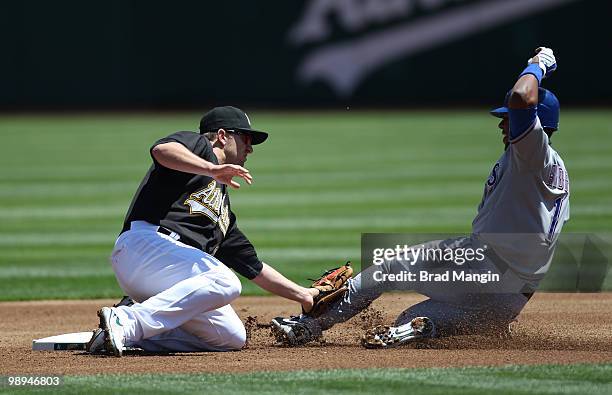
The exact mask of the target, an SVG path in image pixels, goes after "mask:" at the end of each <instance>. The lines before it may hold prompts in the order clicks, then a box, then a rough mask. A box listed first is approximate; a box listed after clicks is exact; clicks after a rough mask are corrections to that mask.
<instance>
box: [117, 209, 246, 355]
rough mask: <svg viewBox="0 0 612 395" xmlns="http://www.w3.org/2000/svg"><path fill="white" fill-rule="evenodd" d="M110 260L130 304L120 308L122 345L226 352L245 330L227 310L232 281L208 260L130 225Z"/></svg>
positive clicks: (145, 226)
mask: <svg viewBox="0 0 612 395" xmlns="http://www.w3.org/2000/svg"><path fill="white" fill-rule="evenodd" d="M131 225H132V226H131V228H130V230H128V231H126V232H124V233H123V234H121V235H120V236H119V238H118V239H117V241H116V242H115V248H114V249H113V253H112V256H111V261H112V265H113V270H114V271H115V275H116V277H117V281H118V283H119V286H120V287H121V288H122V289H123V291H124V292H125V293H126V295H129V296H131V297H132V299H134V301H135V302H136V303H135V304H134V305H133V306H130V307H126V306H121V307H119V308H118V315H119V318H120V320H121V324H122V325H123V327H124V329H125V334H126V346H130V347H141V348H143V349H145V350H146V351H157V352H159V351H184V352H186V351H229V350H238V349H240V348H242V347H243V346H244V343H245V341H246V331H245V329H244V325H243V324H242V321H241V320H240V318H239V317H238V315H236V312H234V310H233V309H232V307H231V306H230V302H231V301H233V300H234V299H236V298H237V297H238V296H239V295H240V291H241V284H240V280H238V277H236V275H235V274H234V273H233V272H232V271H231V270H230V269H229V268H228V267H227V266H225V265H223V264H222V263H221V262H220V261H218V260H217V259H215V258H214V257H213V256H211V255H209V254H207V253H205V252H203V251H201V250H199V249H197V248H193V247H191V246H188V245H186V244H183V243H181V242H179V241H177V240H174V239H173V238H171V237H170V236H167V235H164V234H161V233H158V232H157V229H158V226H156V225H153V224H150V223H148V222H144V221H134V222H132V224H131Z"/></svg>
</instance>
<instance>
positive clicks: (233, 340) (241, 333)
mask: <svg viewBox="0 0 612 395" xmlns="http://www.w3.org/2000/svg"><path fill="white" fill-rule="evenodd" d="M246 338H247V336H246V329H245V327H244V325H240V327H238V328H236V331H235V332H234V333H233V334H232V336H231V337H230V338H229V339H228V342H227V345H226V347H227V349H228V351H234V350H240V349H242V348H243V347H244V345H245V344H246Z"/></svg>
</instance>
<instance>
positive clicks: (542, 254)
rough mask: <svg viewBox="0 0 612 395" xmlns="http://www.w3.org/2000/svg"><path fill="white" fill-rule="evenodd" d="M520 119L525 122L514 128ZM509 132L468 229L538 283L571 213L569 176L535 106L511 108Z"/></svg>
mask: <svg viewBox="0 0 612 395" xmlns="http://www.w3.org/2000/svg"><path fill="white" fill-rule="evenodd" d="M512 112H520V113H519V114H513V113H512ZM513 116H514V117H513ZM517 118H518V119H517ZM526 122H530V123H526ZM520 124H522V125H528V126H527V128H522V130H523V132H519V133H516V126H517V125H519V127H520ZM513 132H514V133H513ZM509 137H510V145H509V147H508V149H507V150H506V151H505V152H504V154H503V155H502V156H501V158H499V160H498V161H497V163H495V165H494V166H493V169H492V170H491V174H490V176H489V178H488V179H487V181H486V182H485V188H484V194H483V197H482V201H481V203H480V205H479V206H478V214H477V215H476V218H474V221H473V222H472V233H473V234H474V236H475V237H476V238H478V239H479V240H481V241H482V242H484V243H486V244H487V245H488V246H489V247H491V248H493V250H494V251H495V252H496V253H497V255H498V256H499V257H500V258H502V259H503V260H504V261H505V262H506V263H507V264H508V266H509V267H510V268H511V269H512V270H513V271H514V272H515V273H516V274H517V275H518V276H519V277H521V278H523V279H524V280H527V281H530V282H532V283H534V284H537V282H539V281H540V280H541V279H542V278H543V277H544V274H546V272H547V271H548V267H549V265H550V262H551V260H552V257H553V253H554V248H555V244H556V241H557V238H558V235H559V233H560V232H561V229H562V228H563V224H564V223H565V221H567V220H568V219H569V216H570V209H569V196H570V186H569V184H570V183H569V176H568V173H567V170H566V168H565V164H564V163H563V160H562V159H561V157H560V156H559V154H558V153H557V152H556V151H555V150H554V149H553V148H552V147H551V146H550V144H549V141H548V136H547V135H546V133H545V132H544V130H543V128H542V126H541V124H540V120H539V118H538V117H537V115H536V110H535V109H529V110H510V136H509Z"/></svg>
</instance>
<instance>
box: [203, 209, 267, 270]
mask: <svg viewBox="0 0 612 395" xmlns="http://www.w3.org/2000/svg"><path fill="white" fill-rule="evenodd" d="M230 215H231V226H230V228H229V229H228V231H227V234H226V235H225V239H223V242H222V243H221V245H220V246H219V249H218V250H217V252H216V254H215V258H217V259H219V260H220V261H221V262H223V263H224V264H225V265H226V266H228V267H230V268H232V269H234V270H235V271H237V272H238V273H240V274H241V275H243V276H244V277H246V278H248V279H249V280H252V279H254V278H255V277H257V275H258V274H259V273H260V272H261V270H262V268H263V264H262V263H261V261H260V260H259V258H258V257H257V252H256V251H255V247H253V244H251V242H250V241H249V239H247V237H246V236H245V235H244V233H242V232H241V231H240V229H238V226H237V225H236V216H235V215H234V213H231V214H230Z"/></svg>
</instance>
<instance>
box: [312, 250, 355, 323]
mask: <svg viewBox="0 0 612 395" xmlns="http://www.w3.org/2000/svg"><path fill="white" fill-rule="evenodd" d="M352 275H353V268H352V267H351V262H347V263H346V264H344V265H342V266H340V267H337V268H334V269H329V270H328V271H326V272H325V273H323V274H322V275H321V277H319V278H318V279H316V280H313V281H314V282H313V283H312V285H311V286H310V287H311V288H316V289H318V290H319V294H318V295H317V296H315V297H314V300H313V302H314V303H313V305H312V308H311V309H310V310H309V311H307V312H306V311H303V313H304V314H306V315H308V316H310V317H318V316H320V315H321V314H323V313H324V312H325V311H326V310H327V309H328V307H329V305H331V304H332V303H333V302H335V301H336V300H338V299H340V298H341V297H342V296H343V295H344V293H345V292H346V290H347V289H348V288H347V286H346V282H347V281H348V279H349V278H351V276H352Z"/></svg>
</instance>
